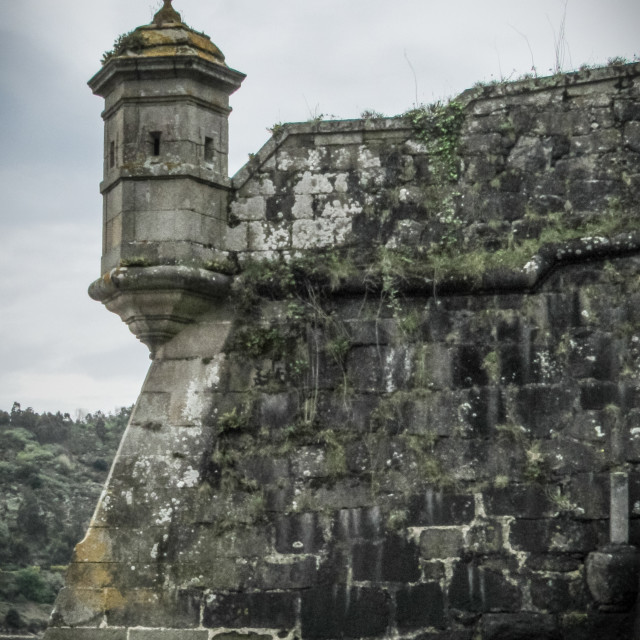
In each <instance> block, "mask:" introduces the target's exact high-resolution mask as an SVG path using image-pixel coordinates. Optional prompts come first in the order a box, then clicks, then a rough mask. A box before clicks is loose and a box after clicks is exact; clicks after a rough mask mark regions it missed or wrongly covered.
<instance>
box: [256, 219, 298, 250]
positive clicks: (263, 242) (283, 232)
mask: <svg viewBox="0 0 640 640" xmlns="http://www.w3.org/2000/svg"><path fill="white" fill-rule="evenodd" d="M247 238H248V249H249V250H250V251H282V250H287V249H290V248H291V246H292V245H291V227H290V226H289V225H288V224H284V223H280V224H267V223H266V222H250V223H249V226H248V232H247Z"/></svg>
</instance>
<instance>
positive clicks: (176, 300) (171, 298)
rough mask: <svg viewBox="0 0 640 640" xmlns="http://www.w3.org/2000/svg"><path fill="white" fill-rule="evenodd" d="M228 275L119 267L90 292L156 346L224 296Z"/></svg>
mask: <svg viewBox="0 0 640 640" xmlns="http://www.w3.org/2000/svg"><path fill="white" fill-rule="evenodd" d="M230 286H231V278H230V277H229V276H226V275H223V274H219V273H213V272H211V271H207V270H206V269H198V268H195V267H186V266H177V265H163V266H155V267H119V268H116V269H112V270H111V271H109V272H107V273H106V274H104V275H103V276H102V278H99V279H98V280H96V281H95V282H93V283H92V284H91V285H90V287H89V296H91V298H93V299H94V300H97V301H98V302H102V304H104V305H105V307H107V309H109V311H112V312H113V313H116V314H117V315H118V316H120V318H121V319H122V321H123V322H124V323H125V324H126V325H127V326H128V327H129V329H130V330H131V332H132V333H133V334H134V335H135V336H136V338H138V340H140V341H141V342H143V343H144V344H146V345H147V347H149V350H150V352H151V357H152V358H153V356H154V353H155V351H156V349H157V348H158V347H160V346H161V345H163V344H165V343H166V342H168V341H169V340H171V339H172V338H173V337H175V336H176V335H177V334H178V333H180V331H182V329H184V328H185V327H186V326H188V325H190V324H193V323H194V322H195V321H196V319H197V318H198V317H199V316H200V315H202V314H203V313H205V312H206V311H210V310H211V308H212V306H213V305H215V304H218V303H219V302H220V301H221V300H223V299H224V298H226V296H227V295H228V292H229V289H230Z"/></svg>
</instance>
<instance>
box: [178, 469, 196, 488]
mask: <svg viewBox="0 0 640 640" xmlns="http://www.w3.org/2000/svg"><path fill="white" fill-rule="evenodd" d="M199 481H200V474H199V473H198V471H197V469H193V468H192V467H189V468H188V469H186V470H185V471H184V472H183V473H182V478H181V479H180V480H178V482H177V483H176V486H177V487H178V488H180V489H182V488H183V487H189V488H192V487H196V486H197V485H198V484H199Z"/></svg>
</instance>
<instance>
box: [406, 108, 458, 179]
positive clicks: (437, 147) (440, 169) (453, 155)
mask: <svg viewBox="0 0 640 640" xmlns="http://www.w3.org/2000/svg"><path fill="white" fill-rule="evenodd" d="M404 117H405V118H407V119H408V120H409V121H410V122H411V124H412V125H413V127H414V129H415V130H416V137H417V138H418V139H419V140H421V141H422V142H423V143H424V144H425V145H426V147H427V150H428V151H429V153H430V155H431V156H432V157H433V158H435V159H436V169H437V173H438V177H439V178H440V179H442V180H445V181H448V182H455V181H456V180H457V179H458V177H459V175H460V159H459V157H458V145H459V141H460V131H461V129H462V124H463V122H464V105H462V104H460V103H459V102H455V101H451V102H447V103H442V102H436V103H435V104H432V105H427V106H421V107H419V108H417V109H412V110H411V111H408V112H407V113H405V114H404Z"/></svg>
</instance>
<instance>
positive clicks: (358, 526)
mask: <svg viewBox="0 0 640 640" xmlns="http://www.w3.org/2000/svg"><path fill="white" fill-rule="evenodd" d="M333 535H334V536H335V538H336V539H337V540H339V541H343V542H352V541H354V540H358V539H365V540H379V539H380V538H381V536H382V514H381V512H380V507H378V506H375V507H360V508H357V509H340V510H339V511H338V513H337V514H336V516H335V520H334V525H333Z"/></svg>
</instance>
